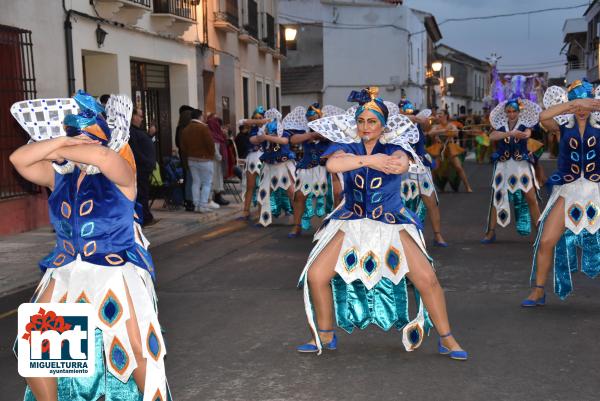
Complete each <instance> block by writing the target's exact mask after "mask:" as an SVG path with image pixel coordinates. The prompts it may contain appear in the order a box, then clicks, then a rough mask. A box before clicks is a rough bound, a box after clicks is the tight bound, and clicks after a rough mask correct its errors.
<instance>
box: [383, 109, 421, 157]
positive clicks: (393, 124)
mask: <svg viewBox="0 0 600 401" xmlns="http://www.w3.org/2000/svg"><path fill="white" fill-rule="evenodd" d="M381 142H382V143H391V144H393V145H398V146H401V147H402V149H404V150H405V151H406V152H407V153H408V154H410V155H411V157H412V159H413V160H414V162H413V163H415V164H416V165H417V167H423V163H422V162H421V158H420V157H419V156H418V155H417V153H416V152H415V150H414V149H413V147H412V146H411V144H414V143H417V142H419V129H418V128H417V126H416V125H415V124H414V123H413V122H412V121H411V120H410V118H408V117H407V116H405V115H403V114H395V115H392V116H390V117H389V118H388V123H387V126H386V127H385V131H384V133H383V138H382V139H381Z"/></svg>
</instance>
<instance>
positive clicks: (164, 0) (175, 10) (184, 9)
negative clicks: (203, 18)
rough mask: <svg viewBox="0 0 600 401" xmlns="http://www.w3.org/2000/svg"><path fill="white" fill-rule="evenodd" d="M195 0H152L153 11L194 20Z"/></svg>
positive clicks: (196, 2)
mask: <svg viewBox="0 0 600 401" xmlns="http://www.w3.org/2000/svg"><path fill="white" fill-rule="evenodd" d="M197 4H198V1H197V0H154V12H155V13H157V14H172V15H175V16H178V17H182V18H187V19H191V20H194V21H196V5H197Z"/></svg>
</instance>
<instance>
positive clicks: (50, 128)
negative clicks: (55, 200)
mask: <svg viewBox="0 0 600 401" xmlns="http://www.w3.org/2000/svg"><path fill="white" fill-rule="evenodd" d="M105 110H106V115H107V118H106V123H107V125H108V127H109V129H110V130H111V136H110V141H109V142H108V143H107V145H106V146H107V147H109V148H110V149H112V150H114V151H115V152H118V151H120V150H121V148H122V147H123V146H124V145H125V144H126V143H127V141H128V140H129V124H130V122H131V114H132V111H133V105H132V103H131V99H129V97H128V96H126V95H111V97H110V98H109V100H108V102H107V103H106V109H105ZM10 112H11V114H12V115H13V117H14V118H15V120H17V122H18V123H19V125H21V127H23V129H24V130H25V131H27V133H28V134H29V136H30V138H31V141H34V142H39V141H43V140H47V139H52V138H58V137H61V136H66V135H67V133H66V131H65V128H64V125H63V122H64V120H65V117H66V116H68V115H69V114H77V113H79V106H78V105H77V103H76V102H75V100H74V99H71V98H56V99H34V100H24V101H21V102H17V103H15V104H13V105H12V106H11V108H10ZM52 165H53V167H54V169H55V170H56V171H57V172H59V173H60V174H67V173H70V172H72V171H73V168H74V167H75V166H74V164H73V163H72V162H67V163H65V164H63V165H58V164H56V163H53V164H52ZM86 173H87V174H97V173H99V170H98V168H96V167H94V166H87V167H86Z"/></svg>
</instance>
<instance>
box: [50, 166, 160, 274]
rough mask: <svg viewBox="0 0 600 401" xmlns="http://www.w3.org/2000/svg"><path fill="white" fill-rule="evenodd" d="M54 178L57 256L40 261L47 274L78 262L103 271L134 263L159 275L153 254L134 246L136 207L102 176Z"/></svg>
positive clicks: (52, 198)
mask: <svg viewBox="0 0 600 401" xmlns="http://www.w3.org/2000/svg"><path fill="white" fill-rule="evenodd" d="M79 174H80V170H79V169H77V168H76V169H75V170H74V171H73V172H72V173H70V174H65V175H62V174H55V185H54V191H53V192H52V195H51V196H50V198H49V199H48V208H49V213H50V222H51V223H52V225H53V226H54V229H55V231H56V246H55V248H54V250H53V252H52V253H51V254H50V255H49V256H47V257H46V258H45V259H44V260H42V261H41V262H40V267H41V268H42V270H46V269H48V268H57V267H60V266H64V265H66V264H68V263H70V262H72V261H73V260H75V259H76V258H77V255H79V256H80V257H81V259H82V260H83V261H85V262H89V263H93V264H96V265H102V266H120V265H123V264H125V263H127V262H131V263H133V264H135V265H137V266H139V267H142V268H144V269H146V270H148V271H149V272H150V273H151V274H153V273H154V269H153V267H152V258H151V257H150V254H149V253H148V252H147V251H146V250H145V249H144V248H143V247H142V246H140V245H138V244H137V243H136V241H135V235H136V233H135V232H134V213H135V212H134V205H135V203H134V202H133V201H131V200H129V199H127V197H125V195H124V194H123V193H122V192H121V191H120V190H119V189H118V188H117V186H116V185H115V184H114V183H113V182H111V181H110V180H109V179H108V178H106V177H105V176H104V175H102V174H94V175H86V176H85V177H84V178H83V180H82V181H81V184H80V186H79V189H77V180H78V177H79Z"/></svg>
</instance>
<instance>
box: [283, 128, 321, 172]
mask: <svg viewBox="0 0 600 401" xmlns="http://www.w3.org/2000/svg"><path fill="white" fill-rule="evenodd" d="M290 134H291V135H290V136H293V135H296V134H304V131H298V130H290ZM330 143H331V142H330V141H328V140H326V139H323V140H320V141H316V142H315V141H310V142H303V143H302V152H303V153H302V159H300V160H298V162H297V163H296V168H297V169H309V168H313V167H317V166H324V165H325V163H326V160H325V159H321V155H322V154H323V152H325V151H326V150H327V148H328V147H329V144H330Z"/></svg>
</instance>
